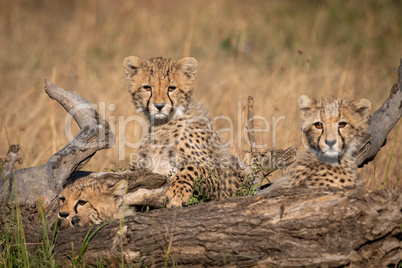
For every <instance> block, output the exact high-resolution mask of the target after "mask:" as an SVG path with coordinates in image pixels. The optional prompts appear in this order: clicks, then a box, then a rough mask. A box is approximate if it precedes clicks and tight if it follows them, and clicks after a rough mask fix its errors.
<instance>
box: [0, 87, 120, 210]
mask: <svg viewBox="0 0 402 268" xmlns="http://www.w3.org/2000/svg"><path fill="white" fill-rule="evenodd" d="M45 91H46V93H47V94H48V95H49V97H50V98H52V99H55V100H56V101H58V102H59V103H60V104H61V105H62V106H63V107H64V109H65V110H66V111H67V112H68V113H69V114H71V115H72V116H73V118H74V120H75V121H76V122H77V124H78V126H79V127H80V128H81V131H80V132H79V133H78V134H77V135H76V136H75V137H74V138H73V139H72V140H71V141H70V142H69V143H68V144H67V145H66V146H65V147H64V148H63V149H61V150H60V151H59V152H57V153H56V154H54V155H53V156H51V157H50V158H49V160H48V162H47V163H46V164H44V165H42V166H39V167H29V168H24V169H19V170H17V171H15V172H9V173H8V174H5V177H6V178H5V179H3V178H2V179H1V180H0V200H8V199H9V193H11V198H12V199H13V200H15V199H16V197H17V196H18V200H19V202H20V203H28V204H32V203H34V202H35V201H37V200H38V199H40V200H41V201H42V203H44V204H45V205H47V204H49V203H50V202H51V200H52V199H54V198H55V196H56V195H57V194H58V193H59V192H60V191H61V189H63V183H64V182H65V180H66V179H67V178H68V177H69V176H70V174H71V173H73V172H74V171H76V170H79V169H80V168H82V166H83V165H85V164H86V163H87V162H88V161H89V159H90V158H91V157H92V156H93V155H94V154H95V153H96V152H97V151H99V150H102V149H106V148H110V147H111V146H113V144H114V142H115V137H114V134H113V133H112V132H111V131H110V130H109V124H108V123H107V122H106V121H105V120H103V119H102V118H101V116H100V115H99V114H98V113H97V112H96V110H95V108H94V107H93V106H92V105H91V104H90V103H89V102H88V101H86V100H85V99H83V98H82V97H80V96H78V95H77V94H75V93H74V92H67V91H65V90H64V89H62V88H60V87H57V86H55V85H53V84H52V83H50V82H49V81H48V80H45Z"/></svg>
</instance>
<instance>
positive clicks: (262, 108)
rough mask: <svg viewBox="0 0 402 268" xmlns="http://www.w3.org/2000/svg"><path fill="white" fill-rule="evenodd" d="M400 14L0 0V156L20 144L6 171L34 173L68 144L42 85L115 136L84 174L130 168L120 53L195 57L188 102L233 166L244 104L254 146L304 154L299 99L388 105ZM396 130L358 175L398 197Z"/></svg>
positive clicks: (350, 6)
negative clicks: (216, 131)
mask: <svg viewBox="0 0 402 268" xmlns="http://www.w3.org/2000/svg"><path fill="white" fill-rule="evenodd" d="M401 14H402V3H401V2H400V1H398V0H395V1H392V0H368V1H364V2H361V1H334V0H332V1H283V0H277V1H262V0H261V1H256V0H255V1H253V0H249V1H229V0H220V1H203V0H200V1H184V0H183V1H182V0H175V1H173V0H169V1H156V0H154V1H95V0H87V1H82V0H75V1H74V0H68V1H67V0H60V1H53V0H48V1H45V0H30V1H28V0H26V1H22V0H2V1H1V2H0V47H1V49H0V155H5V154H6V153H7V150H8V145H9V144H14V143H18V144H20V145H21V148H22V149H21V156H22V158H23V160H24V163H23V164H22V165H19V164H17V166H16V168H22V167H27V166H35V165H41V164H43V163H45V162H46V161H47V159H48V158H49V157H50V156H51V155H52V154H54V153H55V152H57V151H58V150H60V149H61V148H62V147H64V146H65V145H66V144H67V143H68V135H67V134H66V127H65V118H66V112H65V111H64V110H63V108H62V107H61V106H60V105H59V104H58V103H56V102H55V101H53V100H51V99H50V98H49V97H48V96H47V94H46V93H45V92H44V90H43V86H44V82H43V80H44V79H45V78H46V79H49V80H50V81H51V82H53V83H54V84H56V85H58V86H60V87H62V88H64V89H66V90H69V91H76V92H77V94H79V95H80V96H82V97H84V98H85V99H87V100H88V101H89V102H90V103H93V104H94V105H97V107H99V108H102V107H103V108H102V109H103V110H104V111H105V114H104V116H105V117H106V119H107V120H108V121H109V123H110V124H111V125H112V127H114V128H115V134H116V137H117V141H116V145H115V146H114V147H113V148H111V149H109V150H103V151H100V152H98V153H97V154H96V155H95V156H94V157H93V159H92V160H91V161H90V162H89V163H88V164H87V166H86V167H85V170H91V171H104V170H108V169H112V170H118V169H125V168H128V166H129V162H130V154H132V153H135V152H136V151H137V150H138V149H136V148H130V147H133V146H127V144H128V143H138V142H139V140H140V139H141V133H142V129H141V126H140V125H139V124H138V123H136V122H134V121H132V120H128V118H129V117H130V116H132V115H137V114H136V111H135V109H134V106H133V104H132V102H131V96H130V95H129V93H128V91H127V83H126V80H125V75H124V70H123V67H122V61H123V59H124V58H125V57H126V56H129V55H136V56H139V57H141V58H143V59H148V58H151V57H156V56H163V57H170V58H173V59H178V58H180V57H183V56H192V57H195V58H196V59H197V60H198V62H199V69H198V73H197V79H196V90H195V96H196V97H197V99H198V100H199V101H200V102H201V103H203V104H204V105H205V106H206V107H207V108H208V110H209V111H210V114H211V115H212V116H213V117H216V116H220V118H230V120H231V122H232V123H233V131H232V132H230V131H227V130H226V131H225V130H224V129H225V128H229V127H231V126H230V122H229V121H228V120H223V119H217V120H215V125H216V127H217V128H221V129H223V134H224V137H225V139H226V140H227V141H230V142H231V144H232V145H233V153H237V154H238V155H239V156H240V157H241V158H243V157H244V152H243V151H244V150H248V149H249V147H248V145H247V142H246V140H245V137H244V133H243V126H244V124H245V122H246V118H247V115H246V111H247V97H248V96H249V95H251V96H253V97H254V99H255V104H254V114H255V115H258V116H260V119H259V120H256V128H261V129H265V131H264V132H261V133H257V143H258V144H260V145H264V144H265V145H266V147H273V146H276V147H277V148H287V147H289V146H291V145H298V148H299V151H300V150H303V146H302V144H301V133H300V126H301V120H300V119H299V117H298V109H297V100H298V98H299V96H300V95H302V94H308V95H310V96H312V97H315V98H320V97H322V96H325V95H336V96H338V97H343V98H351V99H353V98H360V97H364V98H367V99H369V100H370V101H371V102H372V104H373V111H375V110H376V109H378V108H379V107H380V106H381V104H382V103H383V102H384V101H385V100H386V99H387V98H388V95H389V92H390V89H391V87H392V85H393V84H394V83H396V82H397V80H398V75H397V68H398V66H399V59H400V57H401V56H402V27H401V25H402V16H401ZM262 118H265V119H264V120H266V121H264V120H263V119H262ZM264 122H265V123H264ZM267 123H268V124H269V125H267ZM400 125H401V122H399V123H398V124H397V125H396V127H395V128H394V129H393V130H392V131H391V133H390V134H389V136H388V143H387V145H386V146H385V147H383V148H382V149H381V151H380V152H379V154H378V155H377V157H376V159H375V160H374V161H373V162H371V163H370V164H369V165H366V166H365V167H364V168H363V169H360V173H361V175H362V177H363V180H364V181H365V183H366V185H367V186H368V187H369V188H370V189H378V188H381V187H383V185H384V187H385V188H395V187H399V188H402V180H401V175H402V174H401V172H402V170H401V156H402V146H401V142H400V141H401V139H402V138H401V135H402V133H399V137H398V133H397V129H398V127H399V126H400ZM274 126H275V127H274ZM78 131H79V130H78V128H77V127H76V126H73V134H76V133H78ZM400 132H402V130H401V131H400ZM391 156H392V157H391ZM390 159H391V160H390ZM283 172H285V171H283ZM283 172H282V171H277V172H276V173H277V174H275V176H276V177H277V176H280V175H281V174H282V173H283ZM275 176H274V177H275ZM386 176H387V177H386ZM274 177H273V179H274Z"/></svg>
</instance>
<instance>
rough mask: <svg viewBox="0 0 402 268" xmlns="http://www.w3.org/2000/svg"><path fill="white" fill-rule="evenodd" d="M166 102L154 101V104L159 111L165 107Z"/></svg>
mask: <svg viewBox="0 0 402 268" xmlns="http://www.w3.org/2000/svg"><path fill="white" fill-rule="evenodd" d="M165 105H166V103H154V106H155V107H156V109H158V110H159V111H160V110H162V109H163V107H165Z"/></svg>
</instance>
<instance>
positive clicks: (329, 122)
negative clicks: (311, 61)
mask: <svg viewBox="0 0 402 268" xmlns="http://www.w3.org/2000/svg"><path fill="white" fill-rule="evenodd" d="M370 110H371V103H370V102H369V101H368V100H366V99H359V100H356V101H348V100H343V99H337V98H334V97H325V98H323V99H320V100H314V99H312V98H310V97H309V96H306V95H303V96H301V97H300V98H299V111H300V117H301V118H302V119H303V120H304V122H303V125H302V133H303V143H304V144H305V146H306V147H307V149H308V150H309V151H310V152H311V153H313V154H314V155H316V157H317V158H319V159H320V160H322V161H325V162H327V163H337V162H339V161H340V160H341V159H342V158H343V157H345V156H353V155H354V154H355V153H357V151H358V150H359V149H360V145H361V142H362V140H363V139H364V136H365V135H366V129H367V127H368V120H369V116H370Z"/></svg>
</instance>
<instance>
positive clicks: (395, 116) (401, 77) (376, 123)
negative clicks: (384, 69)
mask: <svg viewBox="0 0 402 268" xmlns="http://www.w3.org/2000/svg"><path fill="white" fill-rule="evenodd" d="M400 62H401V63H400V65H399V68H398V83H397V84H395V85H394V86H393V87H392V89H391V92H390V94H389V97H388V99H387V100H386V101H385V102H384V104H383V105H382V106H381V107H380V109H378V110H377V111H375V112H374V113H373V115H372V116H371V122H370V126H369V128H368V133H370V135H371V138H370V139H369V140H368V141H367V142H366V143H365V144H364V145H363V147H362V149H361V150H360V152H359V156H358V164H359V167H363V166H364V165H365V164H367V163H368V162H370V161H371V160H373V159H374V157H375V156H376V155H377V153H378V151H380V149H381V147H382V146H384V144H385V143H386V140H387V135H388V133H389V132H390V131H391V130H392V129H393V128H394V126H395V125H396V123H398V121H399V119H400V118H401V116H402V58H401V59H400Z"/></svg>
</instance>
